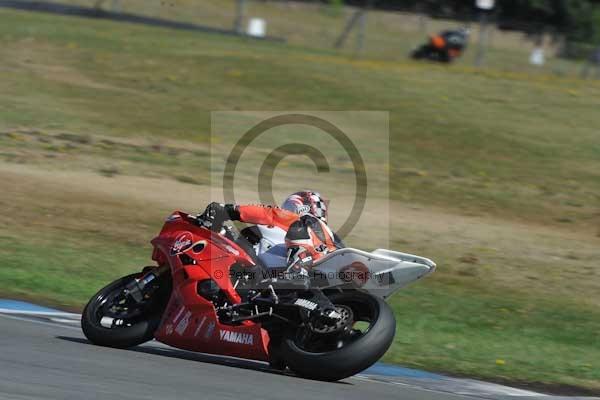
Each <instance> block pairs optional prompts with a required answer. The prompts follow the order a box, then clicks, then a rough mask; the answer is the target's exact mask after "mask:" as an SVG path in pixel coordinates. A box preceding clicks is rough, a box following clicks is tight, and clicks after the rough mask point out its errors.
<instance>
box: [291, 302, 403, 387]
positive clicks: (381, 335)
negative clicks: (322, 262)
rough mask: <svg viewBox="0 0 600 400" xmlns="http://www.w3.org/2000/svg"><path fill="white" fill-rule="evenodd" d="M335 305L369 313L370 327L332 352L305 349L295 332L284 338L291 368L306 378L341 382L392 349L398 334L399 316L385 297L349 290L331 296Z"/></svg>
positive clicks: (356, 311)
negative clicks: (395, 314)
mask: <svg viewBox="0 0 600 400" xmlns="http://www.w3.org/2000/svg"><path fill="white" fill-rule="evenodd" d="M328 297H329V299H330V300H331V302H332V303H333V304H334V305H344V306H347V307H350V308H352V309H353V311H354V313H355V315H357V316H360V315H367V314H369V313H370V316H368V318H367V319H371V321H370V323H369V328H368V329H367V330H366V331H365V332H364V333H361V334H360V337H358V338H357V339H355V340H353V341H352V342H351V343H349V344H346V345H344V346H343V347H341V348H339V349H333V350H331V351H318V352H316V351H310V350H305V349H304V348H303V346H302V345H300V344H299V343H298V340H297V338H296V336H295V335H290V336H288V337H286V338H284V340H283V342H282V352H283V355H284V358H285V361H286V363H287V365H288V367H289V368H290V369H291V370H292V371H294V372H295V373H296V374H297V375H299V376H301V377H303V378H309V379H316V380H322V381H338V380H340V379H344V378H347V377H349V376H352V375H355V374H357V373H359V372H361V371H363V370H365V369H367V368H369V367H370V366H371V365H373V364H374V363H375V362H377V360H379V359H380V358H381V357H382V356H383V355H384V353H385V352H386V351H387V350H388V348H389V347H390V345H391V344H392V341H393V339H394V335H395V333H396V319H395V318H394V314H393V313H392V310H391V309H390V307H389V306H388V305H387V304H386V303H385V301H383V300H382V299H380V298H378V297H375V296H372V295H370V294H367V293H364V292H360V291H345V292H340V293H334V294H332V295H330V296H328Z"/></svg>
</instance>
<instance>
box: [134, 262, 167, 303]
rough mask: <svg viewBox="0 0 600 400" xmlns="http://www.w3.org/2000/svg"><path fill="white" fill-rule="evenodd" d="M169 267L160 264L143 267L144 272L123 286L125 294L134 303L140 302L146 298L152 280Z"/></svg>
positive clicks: (149, 292)
mask: <svg viewBox="0 0 600 400" xmlns="http://www.w3.org/2000/svg"><path fill="white" fill-rule="evenodd" d="M169 270H170V267H169V266H168V265H162V266H160V267H151V268H148V267H146V268H144V271H145V273H144V274H143V275H142V276H141V277H139V278H136V279H134V280H133V281H131V282H130V283H128V284H127V286H125V290H126V291H127V295H129V297H131V298H132V299H133V300H134V301H135V302H136V303H138V304H139V303H141V302H142V301H144V300H145V299H147V298H148V297H149V296H150V294H151V291H150V289H151V288H152V287H153V286H152V285H150V284H151V283H152V282H154V281H156V280H157V279H158V278H160V277H161V276H162V275H164V274H165V273H167V272H169Z"/></svg>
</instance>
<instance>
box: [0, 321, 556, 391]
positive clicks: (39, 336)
mask: <svg viewBox="0 0 600 400" xmlns="http://www.w3.org/2000/svg"><path fill="white" fill-rule="evenodd" d="M63 322H67V321H63ZM451 392H452V390H449V391H446V389H445V388H444V387H440V388H439V389H428V388H422V387H417V386H414V385H411V384H409V383H406V381H404V382H402V381H395V380H394V379H392V378H390V379H384V378H382V377H380V378H378V377H376V376H375V377H369V376H368V375H360V376H357V377H353V378H349V379H346V380H344V381H342V382H338V383H324V382H317V381H311V380H306V379H301V378H297V377H294V376H292V375H285V374H282V373H278V372H273V371H270V370H269V368H268V367H267V365H266V364H263V363H255V362H248V361H244V360H237V359H231V358H222V357H215V356H209V355H204V354H197V353H190V352H186V351H180V350H176V349H172V348H170V347H167V346H164V345H161V344H158V343H156V342H152V343H150V344H146V345H144V346H140V347H137V348H135V349H131V350H117V349H110V348H102V347H97V346H94V345H92V344H90V343H89V342H88V341H87V340H86V339H85V338H84V336H83V334H82V333H81V330H80V328H79V327H78V326H77V324H76V323H73V322H71V323H61V321H60V319H57V320H53V321H51V320H45V319H43V318H39V317H35V316H23V315H20V316H19V315H3V314H0V399H3V400H4V399H8V400H34V399H35V400H37V399H44V400H48V399H56V400H65V399H78V400H81V399H144V400H148V399H178V400H179V399H203V400H204V399H236V400H239V399H261V400H262V399H265V400H266V399H278V400H279V399H311V400H319V399H327V400H330V399H344V400H352V399H356V400H358V399H360V400H364V399H369V400H378V399H396V400H398V399H423V400H442V399H449V400H453V399H476V398H488V399H492V398H494V399H503V398H506V399H517V398H528V399H531V398H535V397H537V396H535V394H529V393H525V392H523V393H522V394H525V395H524V396H518V395H512V396H506V395H493V396H492V395H477V394H468V395H465V394H462V395H461V394H455V393H456V392H454V393H451ZM517 393H519V392H517ZM545 398H547V399H555V398H552V397H545Z"/></svg>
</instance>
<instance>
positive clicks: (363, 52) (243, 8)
mask: <svg viewBox="0 0 600 400" xmlns="http://www.w3.org/2000/svg"><path fill="white" fill-rule="evenodd" d="M15 1H16V2H19V1H20V2H22V3H25V2H27V1H28V0H15ZM37 3H46V4H63V5H70V6H81V7H86V8H89V9H91V10H97V11H98V12H106V13H111V14H119V15H135V16H140V17H144V18H153V19H156V20H161V21H171V22H177V23H181V24H193V25H194V26H198V27H201V28H206V29H208V30H211V29H212V30H216V31H220V32H229V33H234V34H247V33H250V34H254V35H256V34H259V35H260V34H261V33H264V35H266V36H267V37H268V38H273V39H279V40H281V41H285V42H287V43H289V44H292V45H296V46H302V47H307V48H316V49H322V50H327V51H331V52H334V53H339V54H343V55H347V56H351V57H364V58H369V59H379V60H386V61H404V60H406V59H407V57H408V54H409V53H410V51H411V50H412V49H413V48H414V47H415V46H417V45H418V44H419V43H422V42H423V41H425V40H426V38H427V36H428V35H430V34H433V33H435V32H438V31H440V30H443V29H448V28H456V27H459V26H464V25H466V26H468V27H469V28H471V31H472V35H471V43H470V46H469V48H468V51H467V52H466V53H465V55H464V56H463V57H462V58H461V59H460V60H459V62H458V64H459V65H460V64H462V65H466V66H470V65H473V64H475V63H476V61H477V56H476V51H475V48H476V46H475V44H476V42H477V38H479V37H481V38H484V40H485V43H484V46H485V49H486V53H485V60H479V61H481V62H480V64H482V65H483V66H492V67H495V68H498V69H504V70H511V71H515V70H516V71H522V72H531V73H535V72H545V73H549V72H550V73H555V74H560V75H580V74H582V73H583V74H585V75H587V76H593V75H594V71H593V69H594V68H596V65H597V64H598V63H600V61H597V62H596V59H595V58H593V57H591V58H590V60H591V62H590V63H588V65H586V66H584V65H582V64H581V62H573V61H569V60H566V59H564V58H561V57H558V56H557V55H558V54H559V53H560V52H561V48H562V47H561V46H563V43H561V42H560V41H557V40H555V38H551V37H550V36H548V35H546V36H536V37H535V38H530V37H528V36H526V35H525V34H523V33H521V32H517V31H506V30H500V29H498V28H497V26H496V25H495V24H494V23H493V22H492V23H491V24H489V25H488V27H487V32H486V33H487V34H485V35H480V32H479V25H478V24H476V23H471V22H464V21H463V22H461V21H454V20H443V19H432V18H430V17H428V16H426V15H424V14H419V13H405V12H391V11H381V10H375V9H369V10H366V9H357V8H355V7H348V6H341V5H339V3H336V2H332V3H323V2H316V1H315V2H312V3H311V2H294V1H283V0H280V1H265V0H42V1H37Z"/></svg>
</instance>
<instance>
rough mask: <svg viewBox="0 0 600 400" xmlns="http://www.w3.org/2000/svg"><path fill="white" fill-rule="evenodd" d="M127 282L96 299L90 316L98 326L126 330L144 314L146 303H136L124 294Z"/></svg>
mask: <svg viewBox="0 0 600 400" xmlns="http://www.w3.org/2000/svg"><path fill="white" fill-rule="evenodd" d="M128 282H129V281H127V282H121V284H120V285H118V286H117V287H115V288H113V289H112V290H110V291H108V292H107V293H103V294H101V295H99V296H98V297H97V298H96V302H95V305H94V308H93V310H92V315H93V316H94V321H95V322H96V324H98V325H99V326H102V327H103V328H108V329H117V328H118V329H122V328H127V327H130V326H132V325H133V324H135V323H136V322H138V321H139V320H140V319H141V317H142V316H143V315H144V314H145V305H146V302H142V303H139V304H138V303H136V302H135V301H133V300H132V299H131V298H129V296H127V294H126V293H125V290H124V289H125V285H126V284H127V283H128Z"/></svg>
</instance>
